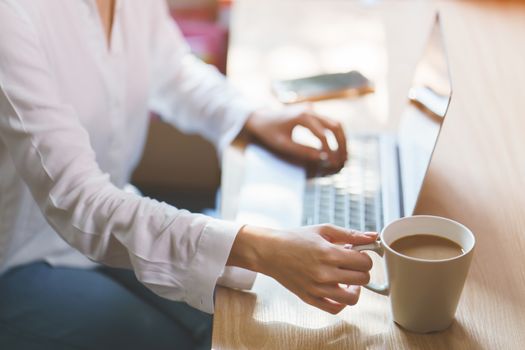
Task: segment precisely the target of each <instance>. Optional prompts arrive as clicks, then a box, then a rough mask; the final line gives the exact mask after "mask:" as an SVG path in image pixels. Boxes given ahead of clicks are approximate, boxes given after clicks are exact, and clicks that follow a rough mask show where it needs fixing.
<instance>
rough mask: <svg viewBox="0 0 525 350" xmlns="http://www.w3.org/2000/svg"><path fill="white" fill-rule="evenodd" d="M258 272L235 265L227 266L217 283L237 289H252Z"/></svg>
mask: <svg viewBox="0 0 525 350" xmlns="http://www.w3.org/2000/svg"><path fill="white" fill-rule="evenodd" d="M256 277H257V272H254V271H250V270H246V269H243V268H240V267H235V266H226V267H225V268H224V272H223V274H222V276H221V277H220V278H219V280H218V281H217V284H219V285H221V286H224V287H228V288H235V289H252V287H253V283H254V282H255V278H256Z"/></svg>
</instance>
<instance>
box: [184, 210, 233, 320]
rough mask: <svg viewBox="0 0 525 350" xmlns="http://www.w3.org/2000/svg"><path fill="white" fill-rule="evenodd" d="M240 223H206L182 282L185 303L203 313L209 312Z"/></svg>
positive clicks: (211, 309)
mask: <svg viewBox="0 0 525 350" xmlns="http://www.w3.org/2000/svg"><path fill="white" fill-rule="evenodd" d="M242 226H243V224H240V223H236V222H230V221H222V220H217V219H212V220H210V221H209V222H208V224H206V226H205V227H204V230H203V232H202V235H201V237H200V239H199V243H198V246H197V253H196V254H195V257H194V258H193V260H192V263H191V265H190V268H189V271H188V280H187V281H186V288H185V289H186V291H189V292H188V293H187V295H186V298H185V301H186V302H187V303H188V304H189V305H191V306H193V307H195V308H197V309H199V310H202V311H204V312H207V313H210V314H211V313H213V310H214V303H213V295H214V291H215V286H216V284H217V279H218V278H219V277H220V276H221V275H222V274H223V271H224V266H225V265H226V261H227V260H228V256H229V255H230V251H231V247H232V245H233V242H234V240H235V237H236V236H237V233H238V232H239V231H240V229H241V227H242Z"/></svg>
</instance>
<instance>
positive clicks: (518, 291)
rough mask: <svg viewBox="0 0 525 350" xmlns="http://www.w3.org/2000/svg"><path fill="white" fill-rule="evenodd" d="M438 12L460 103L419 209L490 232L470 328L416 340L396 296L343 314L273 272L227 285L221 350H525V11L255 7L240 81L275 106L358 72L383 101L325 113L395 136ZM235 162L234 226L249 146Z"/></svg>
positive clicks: (467, 294)
mask: <svg viewBox="0 0 525 350" xmlns="http://www.w3.org/2000/svg"><path fill="white" fill-rule="evenodd" d="M436 7H437V8H439V9H440V12H441V14H442V22H443V28H444V36H445V42H446V45H447V49H448V57H449V64H450V69H451V75H452V86H453V94H454V95H453V98H452V103H451V106H450V109H449V113H448V116H447V119H446V122H445V124H444V125H443V129H442V134H441V140H440V143H439V145H438V147H437V149H436V150H435V154H434V159H433V162H432V165H431V167H430V169H429V174H428V176H427V178H426V180H425V183H424V186H423V190H422V195H421V199H420V201H419V203H418V206H417V209H416V211H417V213H429V214H435V215H442V216H446V217H450V218H453V219H456V220H458V221H460V222H462V223H464V224H466V225H467V226H469V227H470V228H471V229H472V230H473V232H474V234H475V235H476V238H477V247H476V253H475V256H474V260H473V263H472V266H471V270H470V274H469V277H468V279H467V282H466V285H465V289H464V292H463V295H462V299H461V301H460V305H459V308H458V312H457V314H456V322H454V324H453V325H452V327H451V328H450V329H448V330H447V331H445V332H442V333H437V334H430V335H417V334H412V333H408V332H406V331H403V330H401V329H400V328H398V327H397V326H395V324H394V323H393V322H392V321H391V316H390V311H389V306H388V299H387V298H385V297H381V296H378V295H374V294H373V293H371V292H368V291H366V290H364V291H363V293H362V295H361V299H360V301H359V303H358V304H357V305H356V306H354V307H349V308H347V309H345V310H344V311H343V312H342V313H341V314H339V315H336V316H332V315H329V314H327V313H324V312H322V311H318V310H316V309H314V308H312V307H310V306H308V305H305V304H304V303H302V302H301V301H300V300H299V299H298V298H296V297H295V296H294V295H292V294H291V293H289V292H288V291H287V290H286V289H284V288H283V287H282V286H280V285H279V284H278V283H276V282H275V281H273V280H272V279H270V278H268V277H266V276H263V275H260V276H259V277H258V278H257V281H256V284H255V286H254V288H253V290H252V291H251V292H241V291H234V290H229V289H226V288H219V289H218V291H217V299H216V314H215V321H214V334H213V348H214V349H256V348H263V349H362V348H372V349H375V348H381V349H384V348H386V349H407V348H418V349H419V348H424V349H434V348H436V349H523V348H524V346H525V332H524V331H525V259H524V258H523V256H524V251H525V154H524V152H525V137H524V136H525V116H524V113H525V112H524V111H525V93H524V92H523V91H524V89H523V86H525V39H524V38H525V4H523V3H519V2H502V1H494V2H489V1H486V2H459V1H454V2H452V1H450V2H437V3H433V2H424V3H418V4H414V3H413V2H407V1H404V2H381V3H379V5H373V6H368V7H363V6H362V5H360V4H358V3H356V2H349V1H299V2H294V1H283V0H281V1H274V0H265V1H248V0H245V1H241V2H239V3H238V4H237V7H236V12H235V17H234V26H233V37H232V43H231V49H232V51H231V56H230V67H229V68H230V70H229V71H230V76H231V78H232V79H233V81H234V83H235V84H237V85H238V86H239V87H240V88H241V89H243V90H244V91H245V92H246V93H247V94H249V95H251V96H257V97H261V96H263V97H264V98H269V93H268V82H269V81H270V79H275V78H284V77H287V75H296V74H309V73H317V72H319V71H329V70H330V69H332V68H333V70H341V69H345V68H346V67H357V68H359V69H361V70H363V71H364V72H366V73H367V74H368V75H369V76H371V77H372V78H373V79H374V80H375V81H376V82H377V83H378V91H377V93H376V94H374V95H373V96H369V97H367V98H365V99H363V100H359V101H356V100H354V101H335V102H329V103H320V104H318V105H316V107H317V108H318V109H319V110H320V111H321V112H326V113H328V114H329V115H331V116H335V117H338V118H344V119H343V120H344V122H345V124H346V126H347V127H349V128H351V129H361V128H374V129H378V128H390V127H391V126H392V125H395V123H396V118H397V117H398V116H399V113H400V112H401V109H402V108H403V104H404V103H405V98H404V95H405V94H406V91H407V89H408V86H409V84H410V81H411V72H412V71H413V69H414V66H415V63H416V61H417V59H418V57H419V53H420V51H421V48H422V45H423V43H424V40H425V37H426V34H427V29H428V28H430V21H431V19H432V14H433V11H434V9H435V8H436ZM367 54H368V55H370V57H367ZM354 55H356V57H354ZM287 62H288V63H287ZM290 62H291V63H290ZM292 63H293V64H292ZM345 65H346V66H345ZM374 67H375V68H374ZM378 105H379V106H378ZM360 111H363V112H368V113H369V114H366V115H370V117H369V118H367V119H365V118H363V117H362V116H361V115H356V113H359V112H360ZM223 167H224V172H223V185H222V186H223V196H224V201H223V214H224V216H225V217H226V218H230V219H231V218H234V217H235V211H236V201H235V199H236V194H237V193H238V186H239V183H240V180H242V151H241V149H240V148H239V147H237V148H235V147H232V148H231V149H230V150H229V151H228V152H227V154H226V155H225V158H224V164H223ZM376 265H380V264H376ZM374 274H377V273H375V271H374V273H373V275H374Z"/></svg>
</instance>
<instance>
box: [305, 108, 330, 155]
mask: <svg viewBox="0 0 525 350" xmlns="http://www.w3.org/2000/svg"><path fill="white" fill-rule="evenodd" d="M297 123H298V124H299V125H302V126H304V127H305V128H307V129H308V130H310V131H311V132H312V134H314V136H315V137H317V138H318V139H319V141H321V148H322V150H323V151H325V152H327V153H328V152H331V149H330V146H329V145H328V139H327V138H326V135H325V132H324V130H325V128H324V126H323V124H321V122H320V121H319V120H318V119H316V118H314V117H313V116H312V115H310V114H306V113H303V114H301V115H300V116H299V118H298V120H297Z"/></svg>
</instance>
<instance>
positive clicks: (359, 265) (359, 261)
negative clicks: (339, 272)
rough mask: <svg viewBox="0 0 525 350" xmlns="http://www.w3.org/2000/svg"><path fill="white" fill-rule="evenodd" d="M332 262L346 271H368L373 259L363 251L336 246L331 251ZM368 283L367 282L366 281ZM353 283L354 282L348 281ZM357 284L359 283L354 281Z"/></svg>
mask: <svg viewBox="0 0 525 350" xmlns="http://www.w3.org/2000/svg"><path fill="white" fill-rule="evenodd" d="M332 258H333V264H334V265H335V266H337V267H339V268H340V269H343V270H347V271H361V272H368V271H370V269H371V268H372V265H373V261H372V259H371V258H370V256H368V254H366V253H364V252H358V251H356V250H350V249H345V248H342V247H337V249H334V251H333V252H332ZM367 283H368V282H367ZM348 284H354V283H348ZM355 284H359V283H355Z"/></svg>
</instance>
